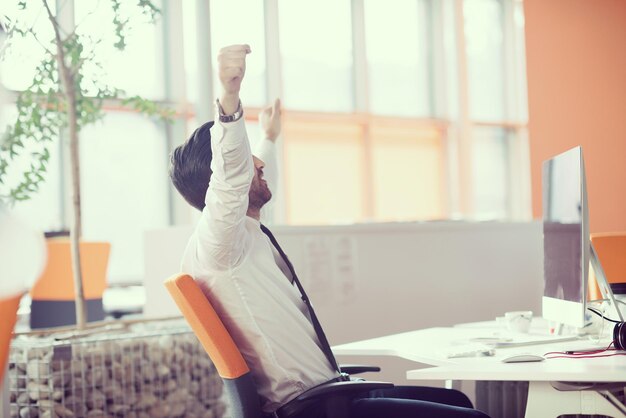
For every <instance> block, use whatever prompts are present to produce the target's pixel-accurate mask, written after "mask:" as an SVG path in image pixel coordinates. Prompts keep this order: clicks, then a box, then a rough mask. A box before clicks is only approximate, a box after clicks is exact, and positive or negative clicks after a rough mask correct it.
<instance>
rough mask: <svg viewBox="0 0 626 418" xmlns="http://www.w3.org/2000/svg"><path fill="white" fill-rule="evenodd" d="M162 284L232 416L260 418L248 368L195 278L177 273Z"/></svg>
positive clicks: (255, 391)
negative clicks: (197, 344) (203, 352)
mask: <svg viewBox="0 0 626 418" xmlns="http://www.w3.org/2000/svg"><path fill="white" fill-rule="evenodd" d="M165 287H166V288H167V290H168V291H169V292H170V295H171V296H172V298H173V299H174V301H175V302H176V305H178V308H179V309H180V311H181V313H182V314H183V316H184V317H185V319H186V320H187V322H188V323H189V326H190V327H191V329H192V330H193V332H194V333H195V335H196V337H198V340H200V343H201V344H202V346H203V347H204V349H205V350H206V352H207V354H208V355H209V357H210V358H211V360H212V361H213V363H214V364H215V368H216V369H217V372H218V374H219V375H220V377H221V378H222V381H223V382H224V387H225V389H226V391H227V393H228V396H229V398H230V408H231V409H230V415H231V416H232V417H233V418H253V417H254V418H260V417H261V416H262V413H261V407H260V403H259V397H258V394H257V390H256V386H255V384H254V381H253V379H252V375H251V373H250V369H249V368H248V365H247V364H246V361H245V360H244V358H243V356H242V355H241V352H240V351H239V349H238V348H237V345H236V344H235V342H234V341H233V339H232V337H231V336H230V333H229V332H228V330H227V329H226V327H225V326H224V324H223V323H222V321H221V319H220V318H219V316H218V314H217V312H215V309H213V306H212V305H211V303H210V302H209V300H208V299H207V298H206V296H205V295H204V293H203V292H202V290H201V289H200V287H199V286H198V284H197V283H196V282H195V280H194V279H193V278H192V277H191V276H189V275H188V274H177V275H175V276H173V277H171V278H169V279H168V280H166V281H165Z"/></svg>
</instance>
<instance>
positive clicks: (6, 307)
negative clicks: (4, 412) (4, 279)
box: [0, 293, 22, 388]
mask: <svg viewBox="0 0 626 418" xmlns="http://www.w3.org/2000/svg"><path fill="white" fill-rule="evenodd" d="M21 299H22V294H21V293H20V294H18V295H15V296H12V297H9V298H5V299H0V318H2V319H0V388H1V387H2V382H3V381H4V380H3V378H4V370H5V368H6V362H7V359H8V358H9V349H10V347H11V339H12V336H13V327H15V321H16V320H17V308H18V307H19V305H20V300H21Z"/></svg>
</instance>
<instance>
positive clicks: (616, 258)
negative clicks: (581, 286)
mask: <svg viewBox="0 0 626 418" xmlns="http://www.w3.org/2000/svg"><path fill="white" fill-rule="evenodd" d="M591 242H592V243H593V246H594V248H595V250H596V253H597V254H598V258H599V259H600V263H601V264H602V270H604V274H605V275H606V278H607V281H608V282H609V283H613V284H615V283H622V284H623V285H622V287H623V288H626V232H608V233H607V232H605V233H594V234H591ZM612 287H613V288H614V289H613V291H614V292H615V291H616V290H617V289H615V286H612ZM600 298H602V294H601V293H600V287H599V286H598V283H597V280H596V275H595V272H594V271H593V269H590V270H589V287H588V299H589V300H596V299H600Z"/></svg>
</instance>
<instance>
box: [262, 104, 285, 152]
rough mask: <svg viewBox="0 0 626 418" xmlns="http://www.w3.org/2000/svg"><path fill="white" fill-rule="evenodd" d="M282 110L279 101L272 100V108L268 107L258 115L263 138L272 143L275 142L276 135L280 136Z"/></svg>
mask: <svg viewBox="0 0 626 418" xmlns="http://www.w3.org/2000/svg"><path fill="white" fill-rule="evenodd" d="M281 113H282V110H281V108H280V99H276V100H274V104H273V105H272V106H268V107H266V108H265V109H263V110H262V111H261V113H260V114H259V123H260V124H261V129H262V130H263V133H264V134H265V137H266V138H267V139H269V140H270V141H272V142H275V141H276V138H278V135H280V130H281V121H280V115H281Z"/></svg>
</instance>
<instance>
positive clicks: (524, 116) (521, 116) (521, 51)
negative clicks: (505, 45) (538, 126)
mask: <svg viewBox="0 0 626 418" xmlns="http://www.w3.org/2000/svg"><path fill="white" fill-rule="evenodd" d="M514 19H515V42H516V44H515V53H516V54H515V65H516V74H518V77H517V80H515V82H516V87H517V90H516V91H517V102H518V109H519V113H518V114H517V115H515V116H516V117H517V119H518V120H519V121H521V122H523V123H527V122H528V90H527V85H526V44H525V42H524V39H525V38H524V34H525V33H524V30H525V29H524V27H525V19H524V4H523V3H522V2H521V1H515V9H514Z"/></svg>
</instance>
